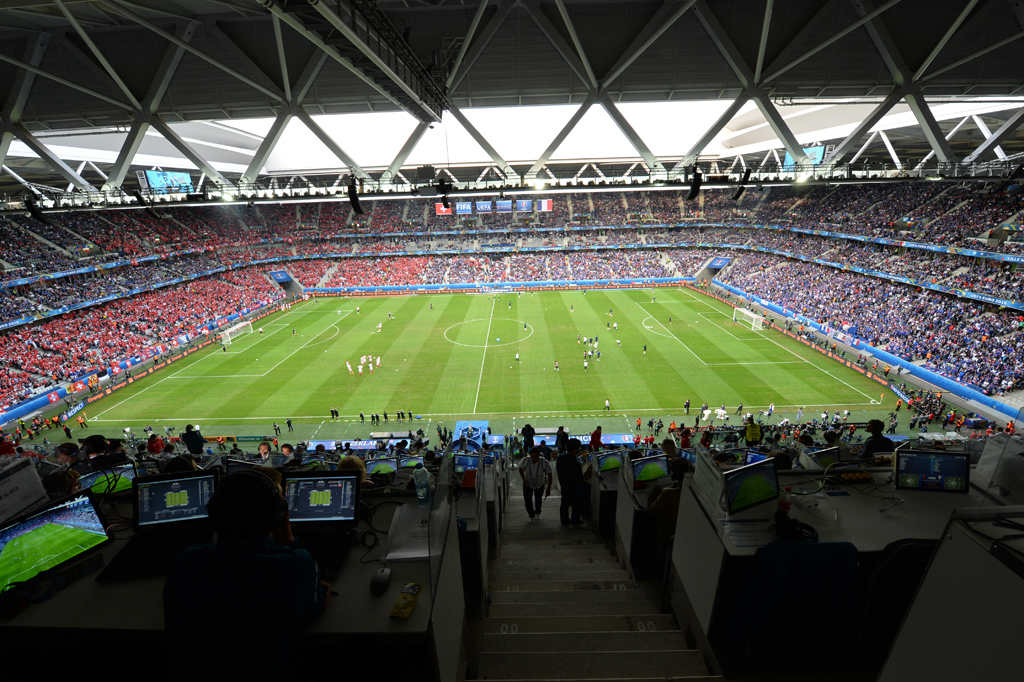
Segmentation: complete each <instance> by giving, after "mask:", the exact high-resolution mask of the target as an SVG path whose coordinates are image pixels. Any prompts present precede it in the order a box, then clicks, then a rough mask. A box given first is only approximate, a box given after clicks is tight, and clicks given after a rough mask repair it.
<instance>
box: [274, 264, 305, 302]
mask: <svg viewBox="0 0 1024 682" xmlns="http://www.w3.org/2000/svg"><path fill="white" fill-rule="evenodd" d="M269 274H270V277H271V279H273V280H274V282H276V283H277V285H278V286H279V287H281V288H282V289H283V290H284V293H285V295H286V296H302V286H301V285H300V284H299V283H298V282H296V281H295V280H294V279H292V276H291V273H289V272H288V271H287V270H274V271H273V272H270V273H269Z"/></svg>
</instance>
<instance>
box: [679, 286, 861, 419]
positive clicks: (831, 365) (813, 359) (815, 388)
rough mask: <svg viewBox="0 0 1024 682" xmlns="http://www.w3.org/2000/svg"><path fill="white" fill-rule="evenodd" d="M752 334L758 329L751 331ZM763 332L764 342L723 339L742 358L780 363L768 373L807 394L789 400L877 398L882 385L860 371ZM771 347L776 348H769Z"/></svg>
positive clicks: (727, 309)
mask: <svg viewBox="0 0 1024 682" xmlns="http://www.w3.org/2000/svg"><path fill="white" fill-rule="evenodd" d="M668 291H671V292H672V297H673V298H675V297H677V296H680V297H686V298H691V299H692V296H693V295H692V294H690V292H687V291H680V290H668ZM705 298H707V300H708V301H709V305H712V306H713V307H715V308H717V309H718V310H720V311H721V312H724V313H726V314H728V315H731V310H732V309H731V308H730V307H729V306H728V305H726V304H725V303H721V302H720V301H717V300H716V299H713V298H710V297H705ZM676 300H679V299H676ZM737 327H742V325H740V324H739V323H737ZM705 329H707V328H705ZM733 333H735V332H733ZM751 333H757V332H752V331H751ZM761 333H762V334H764V339H765V340H764V341H763V342H761V341H759V342H757V343H749V344H748V343H743V342H739V341H736V340H733V343H732V344H730V343H729V342H728V341H726V340H725V339H729V338H730V337H728V336H727V335H726V336H725V339H722V343H723V345H725V346H730V345H731V346H732V347H733V348H736V349H737V350H736V351H735V352H736V354H738V356H740V357H742V356H743V352H744V349H749V350H750V352H752V353H756V354H758V355H759V356H760V357H763V358H765V360H766V361H769V362H774V363H779V364H776V365H766V366H765V368H766V372H765V373H766V375H771V376H773V377H777V383H778V385H779V386H780V387H784V386H794V387H797V388H798V389H799V391H798V395H804V396H807V397H805V398H803V399H800V398H799V397H797V395H794V394H793V393H792V392H790V393H789V396H790V398H789V400H792V401H794V402H792V403H791V404H800V403H801V402H806V403H812V402H813V400H812V399H813V398H815V397H816V399H817V402H818V403H819V404H827V403H830V402H847V401H848V402H849V403H850V404H864V402H865V401H868V400H872V399H873V395H874V390H876V389H878V385H877V384H875V383H874V382H873V381H871V380H870V379H868V378H866V377H863V376H861V375H860V374H856V373H854V372H850V371H846V370H843V369H842V368H841V367H839V366H838V365H837V364H836V363H835V362H833V361H832V360H830V359H828V358H826V357H824V356H822V355H821V354H820V353H818V352H817V351H815V350H812V349H810V348H808V347H807V346H805V345H803V344H802V343H799V342H797V341H794V340H792V339H789V338H787V337H785V336H782V335H780V334H778V333H777V332H767V331H766V332H761ZM716 338H721V337H716ZM769 348H770V349H772V350H769ZM748 357H749V356H748ZM794 361H800V362H801V363H802V364H799V365H793V364H790V363H791V362H794ZM861 387H863V388H861ZM807 389H809V391H808V390H807ZM809 393H810V394H809Z"/></svg>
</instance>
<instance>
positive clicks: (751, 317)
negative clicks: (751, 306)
mask: <svg viewBox="0 0 1024 682" xmlns="http://www.w3.org/2000/svg"><path fill="white" fill-rule="evenodd" d="M732 321H733V322H737V323H740V324H746V323H747V322H748V321H749V322H750V328H751V329H753V330H754V331H755V332H756V331H760V330H761V323H762V321H763V320H762V318H761V316H760V315H758V314H757V313H755V312H753V311H752V310H746V309H745V308H733V309H732Z"/></svg>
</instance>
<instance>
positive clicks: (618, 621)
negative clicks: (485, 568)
mask: <svg viewBox="0 0 1024 682" xmlns="http://www.w3.org/2000/svg"><path fill="white" fill-rule="evenodd" d="M503 608H504V607H503ZM480 623H481V632H483V633H485V634H486V633H495V634H516V633H529V632H632V631H641V632H662V631H665V630H670V631H674V632H682V631H681V630H680V629H679V624H678V623H676V620H675V618H674V617H673V616H672V615H671V614H661V613H641V614H616V615H605V616H600V615H594V616H546V617H545V616H520V617H517V616H495V615H494V609H493V608H492V609H491V616H490V617H489V618H484V619H483V620H482V621H480Z"/></svg>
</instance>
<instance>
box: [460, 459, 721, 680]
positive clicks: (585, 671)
mask: <svg viewBox="0 0 1024 682" xmlns="http://www.w3.org/2000/svg"><path fill="white" fill-rule="evenodd" d="M553 492H554V491H553ZM510 499H511V500H513V502H511V510H510V511H509V512H508V513H507V514H506V516H505V530H504V532H503V533H502V535H501V537H502V546H501V552H500V556H501V559H499V560H498V561H497V562H496V563H495V564H494V569H493V570H492V575H491V605H490V612H489V615H488V617H487V618H484V619H483V620H482V621H481V628H482V635H481V646H480V657H479V663H478V666H477V679H480V680H507V681H511V680H545V681H548V682H554V681H557V680H594V679H600V680H618V681H626V680H635V681H640V680H651V681H653V680H662V681H666V680H712V679H714V680H719V679H721V678H719V677H714V676H710V675H708V670H707V667H706V666H705V664H704V660H703V657H702V656H701V654H700V652H698V651H695V650H692V649H689V648H687V645H686V640H685V637H684V635H683V632H682V631H681V630H680V629H679V626H678V625H677V624H676V622H675V618H674V616H672V615H671V614H663V613H661V612H660V609H659V608H658V606H657V604H656V603H655V602H654V601H653V600H652V599H651V597H650V595H649V594H648V592H647V591H646V590H645V589H644V587H643V586H641V585H638V584H637V583H636V582H635V581H633V580H632V579H631V578H630V577H629V573H628V572H627V571H626V569H625V568H623V567H622V566H621V565H620V564H619V562H618V559H617V558H616V557H615V555H614V553H613V552H612V550H611V549H609V547H608V546H607V545H606V544H605V543H603V542H602V541H600V540H599V539H598V538H597V536H596V535H594V534H593V533H592V532H591V531H590V530H588V529H586V526H584V527H583V528H573V527H563V526H562V525H561V524H560V523H559V518H558V506H559V503H560V502H561V499H560V498H559V497H557V496H555V495H552V497H550V498H548V499H547V500H545V502H544V508H543V509H544V511H543V516H542V517H540V518H538V519H537V520H536V521H534V522H533V523H530V522H529V519H528V517H527V514H526V510H525V508H524V506H523V503H522V501H521V500H522V495H521V489H520V482H519V477H518V476H516V475H515V474H513V490H512V493H511V498H510Z"/></svg>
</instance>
